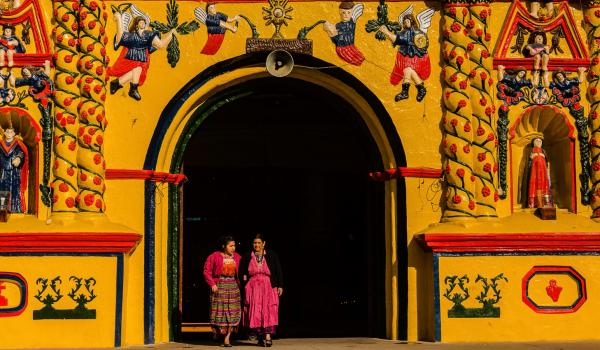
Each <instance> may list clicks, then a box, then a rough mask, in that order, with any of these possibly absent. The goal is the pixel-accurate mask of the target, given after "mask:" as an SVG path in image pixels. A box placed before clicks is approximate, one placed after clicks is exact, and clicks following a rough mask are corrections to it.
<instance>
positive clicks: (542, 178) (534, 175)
mask: <svg viewBox="0 0 600 350" xmlns="http://www.w3.org/2000/svg"><path fill="white" fill-rule="evenodd" d="M542 143H543V141H542V139H541V138H539V137H537V138H535V139H533V142H532V148H531V153H530V154H529V160H528V162H527V168H526V172H525V174H527V207H528V208H552V207H554V201H553V198H552V193H551V182H550V168H549V167H548V159H547V158H546V151H544V149H543V148H542Z"/></svg>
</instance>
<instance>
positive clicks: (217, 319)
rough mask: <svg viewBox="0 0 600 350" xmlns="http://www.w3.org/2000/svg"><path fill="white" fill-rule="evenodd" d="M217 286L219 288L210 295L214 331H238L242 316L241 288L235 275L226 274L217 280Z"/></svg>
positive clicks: (211, 319)
mask: <svg viewBox="0 0 600 350" xmlns="http://www.w3.org/2000/svg"><path fill="white" fill-rule="evenodd" d="M217 287H218V288H219V290H218V291H217V292H216V293H212V294H211V295H210V324H211V326H212V328H213V332H215V333H219V334H227V333H228V332H236V331H237V327H238V325H239V324H240V319H241V317H242V311H241V307H240V288H239V287H238V284H237V282H236V280H235V278H234V277H224V276H221V278H220V279H219V281H217Z"/></svg>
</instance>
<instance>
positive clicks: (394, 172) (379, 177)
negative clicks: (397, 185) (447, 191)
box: [369, 167, 442, 181]
mask: <svg viewBox="0 0 600 350" xmlns="http://www.w3.org/2000/svg"><path fill="white" fill-rule="evenodd" d="M369 177H370V178H371V179H372V180H375V181H389V180H392V179H397V178H400V177H417V178H429V179H438V178H440V177H442V170H440V169H433V168H406V167H400V168H391V169H387V170H386V171H377V172H372V173H369Z"/></svg>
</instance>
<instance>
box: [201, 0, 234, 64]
mask: <svg viewBox="0 0 600 350" xmlns="http://www.w3.org/2000/svg"><path fill="white" fill-rule="evenodd" d="M194 15H195V16H196V19H197V20H198V22H200V23H202V24H204V25H206V29H207V31H208V39H207V40H206V44H204V47H203V48H202V51H200V53H201V54H203V55H214V54H216V53H217V51H219V49H220V48H221V44H223V39H224V38H225V32H226V31H227V30H230V31H231V32H232V33H235V32H236V31H237V28H238V27H237V22H238V21H239V20H240V16H239V15H235V16H233V17H229V16H227V15H226V14H224V13H221V12H217V4H216V3H214V2H208V3H206V11H204V9H202V8H201V7H196V9H195V10H194ZM232 23H233V24H232Z"/></svg>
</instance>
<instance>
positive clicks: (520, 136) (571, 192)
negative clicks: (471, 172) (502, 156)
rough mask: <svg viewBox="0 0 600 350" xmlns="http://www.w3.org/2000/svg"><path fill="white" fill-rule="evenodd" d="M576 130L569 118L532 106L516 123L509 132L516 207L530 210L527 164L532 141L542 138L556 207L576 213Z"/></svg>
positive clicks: (514, 205)
mask: <svg viewBox="0 0 600 350" xmlns="http://www.w3.org/2000/svg"><path fill="white" fill-rule="evenodd" d="M574 130H575V128H574V126H573V124H571V122H570V121H569V119H568V117H567V116H566V115H565V114H564V113H563V112H562V111H561V110H560V109H558V108H555V107H551V106H533V107H530V108H528V109H526V110H525V111H524V112H523V114H521V116H519V118H517V120H516V121H515V122H514V123H513V126H512V127H511V129H510V140H511V142H510V146H511V147H510V152H511V182H512V190H511V194H512V203H513V208H515V209H521V208H527V179H528V174H527V173H526V169H527V162H528V160H529V154H530V153H531V147H532V142H533V140H534V139H535V138H541V139H542V140H543V148H544V150H545V151H546V155H547V160H548V162H549V167H550V180H551V186H552V190H553V195H554V204H555V205H556V207H557V208H559V209H568V210H569V211H571V212H576V210H577V199H576V191H575V138H574V136H573V132H574Z"/></svg>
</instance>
